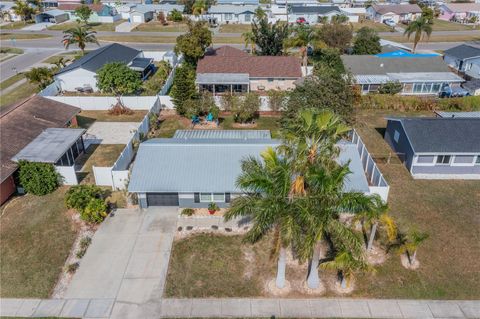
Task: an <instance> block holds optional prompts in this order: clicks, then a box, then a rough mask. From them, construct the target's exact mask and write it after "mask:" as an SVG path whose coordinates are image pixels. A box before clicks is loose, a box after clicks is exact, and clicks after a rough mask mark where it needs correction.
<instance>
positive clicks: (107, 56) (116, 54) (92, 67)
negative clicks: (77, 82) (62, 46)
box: [57, 43, 141, 74]
mask: <svg viewBox="0 0 480 319" xmlns="http://www.w3.org/2000/svg"><path fill="white" fill-rule="evenodd" d="M140 53H141V51H139V50H136V49H133V48H130V47H127V46H125V45H122V44H118V43H112V44H109V45H106V46H104V47H101V48H99V49H97V50H95V51H92V52H90V53H88V54H87V55H85V56H84V57H81V58H80V59H78V60H76V61H75V62H73V63H72V64H70V65H68V66H66V67H64V68H63V69H61V70H60V71H59V72H58V73H57V74H61V73H65V72H68V71H72V70H74V69H77V68H82V69H85V70H88V71H91V72H97V70H98V69H100V68H101V67H102V66H104V65H105V64H106V63H110V62H123V63H125V64H128V63H130V62H131V61H132V60H133V59H134V58H135V57H136V56H137V55H139V54H140Z"/></svg>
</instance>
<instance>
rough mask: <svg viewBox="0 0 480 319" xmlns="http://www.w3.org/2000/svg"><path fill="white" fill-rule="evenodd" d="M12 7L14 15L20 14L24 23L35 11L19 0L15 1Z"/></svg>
mask: <svg viewBox="0 0 480 319" xmlns="http://www.w3.org/2000/svg"><path fill="white" fill-rule="evenodd" d="M12 9H13V12H15V14H16V15H18V16H20V18H21V19H22V21H23V22H24V23H25V22H26V21H27V20H30V19H31V18H32V14H33V13H34V12H35V10H34V9H33V8H32V7H31V6H30V5H29V4H28V3H27V2H24V1H21V0H17V1H15V5H14V6H13V7H12Z"/></svg>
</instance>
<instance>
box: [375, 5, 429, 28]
mask: <svg viewBox="0 0 480 319" xmlns="http://www.w3.org/2000/svg"><path fill="white" fill-rule="evenodd" d="M421 15H422V9H421V8H420V7H419V6H418V5H417V4H384V5H380V4H374V5H372V6H370V7H368V8H367V18H369V19H370V20H373V21H375V22H380V23H382V22H383V21H385V20H393V21H394V22H395V23H400V22H409V21H413V20H416V19H417V18H418V17H420V16H421Z"/></svg>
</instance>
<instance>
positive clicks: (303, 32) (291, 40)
mask: <svg viewBox="0 0 480 319" xmlns="http://www.w3.org/2000/svg"><path fill="white" fill-rule="evenodd" d="M316 38H317V34H316V33H315V32H314V30H313V29H312V27H311V26H309V25H306V24H299V25H297V26H295V27H294V28H293V29H292V31H291V34H290V37H288V38H287V39H286V40H285V41H284V46H285V49H289V48H300V55H301V57H302V64H303V66H304V67H305V74H307V64H308V55H307V47H308V45H309V44H310V43H312V41H313V40H315V39H316Z"/></svg>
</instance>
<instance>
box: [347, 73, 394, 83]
mask: <svg viewBox="0 0 480 319" xmlns="http://www.w3.org/2000/svg"><path fill="white" fill-rule="evenodd" d="M354 77H355V82H356V83H357V84H383V83H387V82H389V81H391V80H390V77H389V76H387V75H363V74H361V75H355V76H354Z"/></svg>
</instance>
